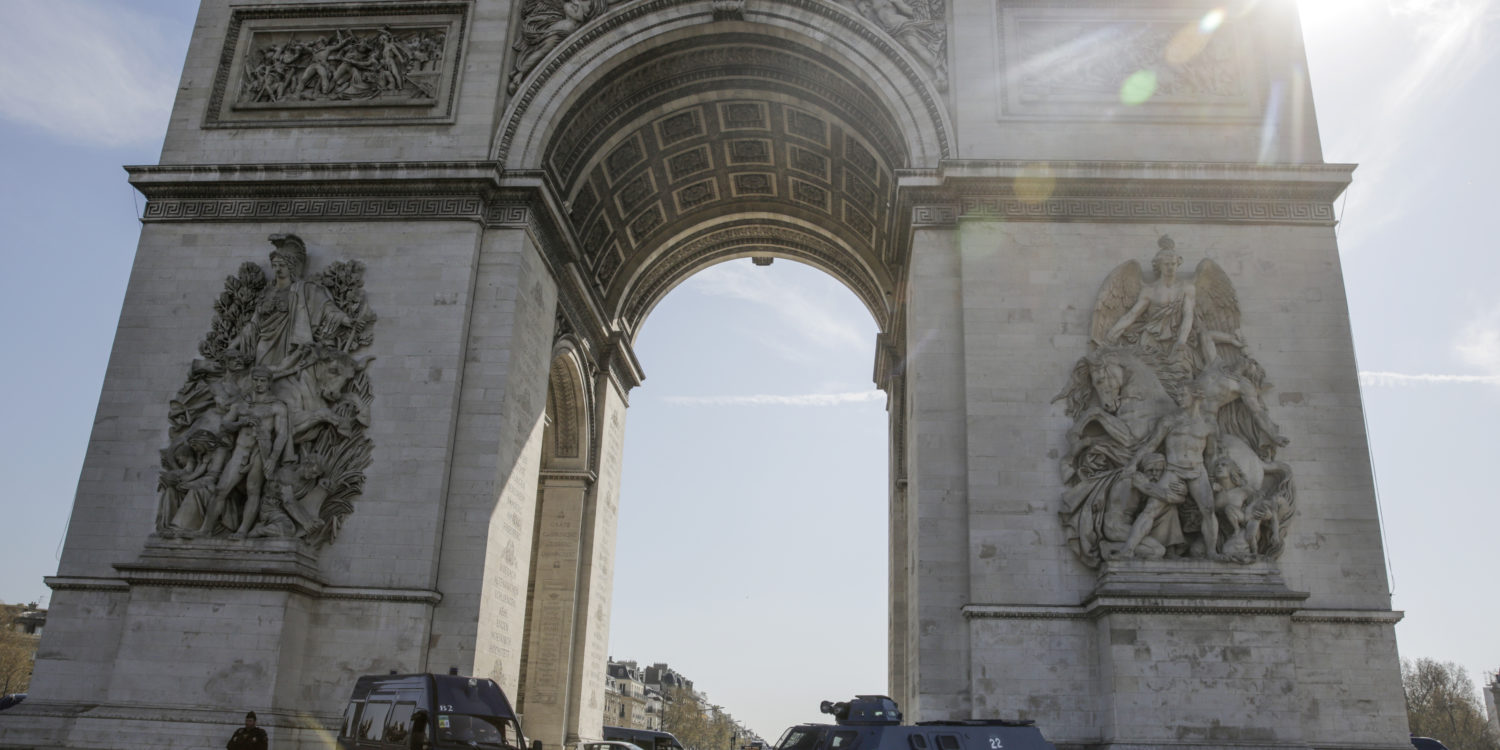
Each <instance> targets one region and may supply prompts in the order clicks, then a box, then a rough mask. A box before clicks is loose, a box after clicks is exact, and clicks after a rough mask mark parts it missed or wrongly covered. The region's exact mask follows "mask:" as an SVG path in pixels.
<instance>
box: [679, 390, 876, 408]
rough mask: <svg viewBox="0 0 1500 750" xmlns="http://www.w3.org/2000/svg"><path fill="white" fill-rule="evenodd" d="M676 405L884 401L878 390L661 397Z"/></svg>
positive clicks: (839, 404)
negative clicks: (785, 394) (787, 394)
mask: <svg viewBox="0 0 1500 750" xmlns="http://www.w3.org/2000/svg"><path fill="white" fill-rule="evenodd" d="M662 400H663V401H666V402H667V403H669V404H674V405H676V406H842V405H844V404H862V403H869V402H871V401H885V394H884V393H882V392H880V391H854V392H849V393H802V394H797V395H792V396H779V395H771V394H756V395H751V396H667V397H665V398H663V399H662Z"/></svg>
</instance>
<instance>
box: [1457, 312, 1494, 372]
mask: <svg viewBox="0 0 1500 750" xmlns="http://www.w3.org/2000/svg"><path fill="white" fill-rule="evenodd" d="M1453 348H1454V350H1455V351H1457V352H1458V356H1459V359H1461V360H1463V361H1464V364H1467V365H1469V366H1470V367H1474V368H1476V369H1479V370H1483V371H1484V372H1485V373H1488V375H1489V376H1490V377H1500V307H1496V308H1495V309H1493V310H1490V311H1489V312H1488V313H1485V314H1483V315H1480V316H1479V317H1477V318H1475V319H1474V320H1471V321H1469V322H1468V323H1467V324H1466V325H1465V326H1464V327H1463V330H1461V331H1459V334H1458V340H1457V341H1455V342H1454V344H1453Z"/></svg>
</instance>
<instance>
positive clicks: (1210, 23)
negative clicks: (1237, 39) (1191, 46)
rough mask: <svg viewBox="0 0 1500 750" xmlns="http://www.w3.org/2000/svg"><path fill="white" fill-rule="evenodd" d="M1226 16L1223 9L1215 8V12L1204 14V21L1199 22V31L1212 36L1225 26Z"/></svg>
mask: <svg viewBox="0 0 1500 750" xmlns="http://www.w3.org/2000/svg"><path fill="white" fill-rule="evenodd" d="M1224 16H1225V13H1224V9H1223V8H1214V9H1213V10H1211V11H1209V12H1207V13H1204V14H1203V18H1202V20H1200V21H1198V30H1199V31H1201V32H1203V33H1204V34H1212V33H1214V32H1215V31H1218V29H1219V26H1221V25H1223V23H1224Z"/></svg>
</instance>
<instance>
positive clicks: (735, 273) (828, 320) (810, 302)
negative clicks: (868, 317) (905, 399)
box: [684, 263, 870, 359]
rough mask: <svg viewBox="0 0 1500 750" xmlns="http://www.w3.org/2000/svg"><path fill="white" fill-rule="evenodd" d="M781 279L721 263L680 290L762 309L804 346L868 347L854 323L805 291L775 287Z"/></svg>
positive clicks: (780, 286)
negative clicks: (735, 301)
mask: <svg viewBox="0 0 1500 750" xmlns="http://www.w3.org/2000/svg"><path fill="white" fill-rule="evenodd" d="M784 279H785V277H780V276H775V275H772V274H769V273H765V272H764V271H760V269H758V268H756V267H754V266H751V265H749V264H747V263H721V264H719V265H717V266H712V267H710V268H705V269H703V270H702V271H699V272H698V273H697V274H696V275H694V276H693V277H692V278H691V279H689V280H688V281H687V282H686V284H684V286H686V287H689V288H691V289H694V290H695V291H698V292H700V293H702V294H707V295H711V296H716V297H729V298H732V299H739V300H744V301H746V302H750V303H753V304H756V305H759V306H761V307H764V308H765V309H766V312H767V313H769V314H771V315H774V316H776V317H778V318H781V319H783V320H785V321H787V322H788V323H790V324H791V326H790V327H791V330H793V331H796V332H797V334H798V335H799V336H800V337H801V338H802V339H804V340H805V341H806V342H807V343H811V344H814V345H816V346H818V347H824V348H826V347H840V348H844V349H855V350H858V349H864V348H868V347H869V345H870V344H869V341H868V336H866V335H865V334H864V333H862V332H861V329H860V327H859V325H858V324H857V323H856V322H855V321H853V320H850V319H849V318H848V317H846V316H844V315H842V314H840V313H839V312H838V311H837V310H836V308H835V307H834V306H833V305H830V304H828V301H827V300H823V299H820V298H818V297H817V296H815V295H814V294H812V293H810V291H809V290H808V289H807V288H805V287H801V286H797V285H788V284H785V283H777V282H778V281H780V280H784ZM782 353H783V354H784V355H785V354H787V352H785V351H783V352H782ZM791 358H793V359H795V358H796V357H791Z"/></svg>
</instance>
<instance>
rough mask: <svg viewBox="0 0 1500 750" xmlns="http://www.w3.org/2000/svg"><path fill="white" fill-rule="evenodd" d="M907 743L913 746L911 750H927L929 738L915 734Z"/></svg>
mask: <svg viewBox="0 0 1500 750" xmlns="http://www.w3.org/2000/svg"><path fill="white" fill-rule="evenodd" d="M906 741H907V742H908V743H909V744H911V750H927V738H926V737H924V736H922V735H920V734H914V735H912V736H911V737H908V738H907V740H906Z"/></svg>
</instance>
